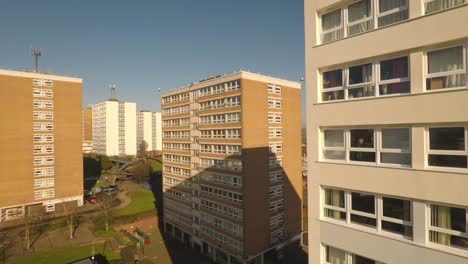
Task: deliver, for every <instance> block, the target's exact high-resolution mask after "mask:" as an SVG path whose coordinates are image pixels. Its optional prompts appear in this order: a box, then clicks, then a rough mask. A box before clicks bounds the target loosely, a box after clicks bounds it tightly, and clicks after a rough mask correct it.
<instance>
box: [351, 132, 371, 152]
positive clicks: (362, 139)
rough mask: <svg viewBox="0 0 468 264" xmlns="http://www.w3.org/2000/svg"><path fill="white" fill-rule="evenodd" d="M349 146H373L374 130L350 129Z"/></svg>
mask: <svg viewBox="0 0 468 264" xmlns="http://www.w3.org/2000/svg"><path fill="white" fill-rule="evenodd" d="M351 147H353V148H374V130H373V129H351Z"/></svg>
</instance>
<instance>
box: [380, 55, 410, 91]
mask: <svg viewBox="0 0 468 264" xmlns="http://www.w3.org/2000/svg"><path fill="white" fill-rule="evenodd" d="M409 92H410V81H409V70H408V57H400V58H394V59H389V60H383V61H381V62H380V83H379V94H380V95H387V94H404V93H409Z"/></svg>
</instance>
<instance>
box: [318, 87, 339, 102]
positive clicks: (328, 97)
mask: <svg viewBox="0 0 468 264" xmlns="http://www.w3.org/2000/svg"><path fill="white" fill-rule="evenodd" d="M343 99H344V91H343V90H340V91H333V92H326V93H323V95H322V101H334V100H343Z"/></svg>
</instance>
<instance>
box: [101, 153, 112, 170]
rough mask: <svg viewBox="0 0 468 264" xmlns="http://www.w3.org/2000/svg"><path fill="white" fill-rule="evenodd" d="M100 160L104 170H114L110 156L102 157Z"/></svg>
mask: <svg viewBox="0 0 468 264" xmlns="http://www.w3.org/2000/svg"><path fill="white" fill-rule="evenodd" d="M99 160H100V161H101V168H102V169H103V170H110V169H111V168H112V166H113V165H112V162H111V161H110V159H109V157H108V156H106V155H101V156H99Z"/></svg>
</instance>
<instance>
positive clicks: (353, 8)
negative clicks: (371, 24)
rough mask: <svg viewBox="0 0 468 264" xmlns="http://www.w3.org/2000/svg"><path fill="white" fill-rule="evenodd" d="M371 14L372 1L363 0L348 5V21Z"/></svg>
mask: <svg viewBox="0 0 468 264" xmlns="http://www.w3.org/2000/svg"><path fill="white" fill-rule="evenodd" d="M370 15H371V1H370V0H363V1H359V2H357V3H354V4H351V5H349V6H348V21H349V22H354V21H358V20H361V19H364V18H367V17H370Z"/></svg>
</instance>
